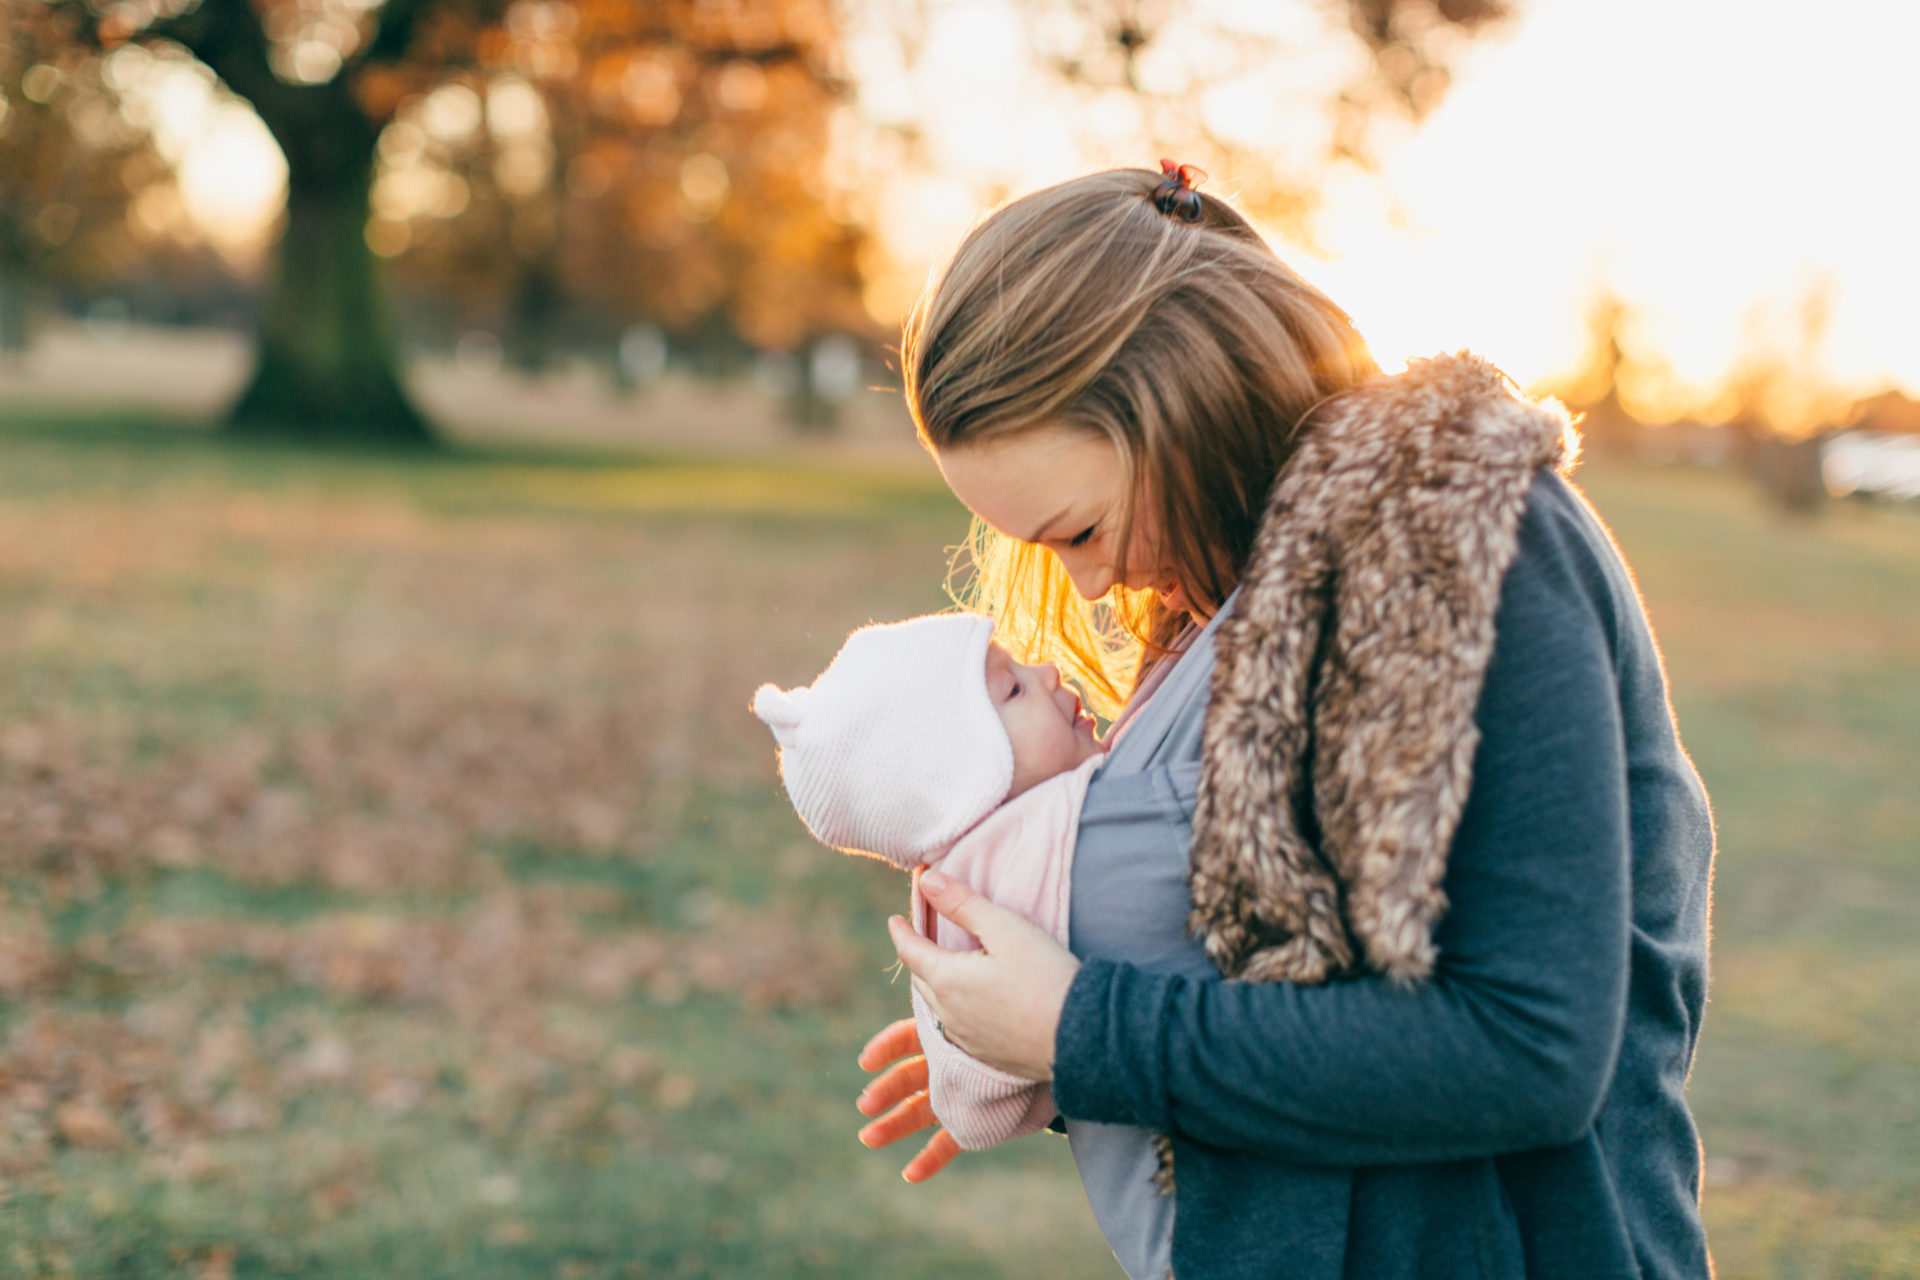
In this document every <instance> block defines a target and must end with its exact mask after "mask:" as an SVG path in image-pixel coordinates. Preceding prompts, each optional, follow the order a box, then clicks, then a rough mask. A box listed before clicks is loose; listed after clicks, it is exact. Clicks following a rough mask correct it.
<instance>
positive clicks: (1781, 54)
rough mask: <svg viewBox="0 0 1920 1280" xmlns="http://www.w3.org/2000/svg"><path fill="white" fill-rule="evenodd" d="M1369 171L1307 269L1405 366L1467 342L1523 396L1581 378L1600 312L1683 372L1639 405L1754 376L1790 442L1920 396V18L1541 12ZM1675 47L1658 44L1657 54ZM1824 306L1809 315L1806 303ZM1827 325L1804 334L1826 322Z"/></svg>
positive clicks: (1628, 9) (1865, 5) (1590, 8)
mask: <svg viewBox="0 0 1920 1280" xmlns="http://www.w3.org/2000/svg"><path fill="white" fill-rule="evenodd" d="M1524 13H1525V16H1524V17H1523V19H1522V20H1521V22H1520V23H1519V24H1518V26H1517V29H1516V30H1515V31H1514V33H1513V35H1512V36H1511V37H1510V38H1508V39H1506V40H1505V41H1502V42H1498V43H1493V44H1489V45H1487V46H1484V47H1482V48H1480V49H1478V50H1477V51H1476V52H1475V54H1474V55H1473V56H1472V57H1471V58H1470V60H1469V62H1468V64H1467V66H1466V68H1465V70H1464V72H1463V74H1462V75H1461V76H1460V79H1459V82H1458V83H1457V85H1456V87H1455V89H1454V91H1453V92H1452V94H1451V95H1450V96H1449V97H1448V98H1447V99H1446V101H1445V102H1444V103H1443V104H1442V105H1441V107H1440V108H1439V110H1438V111H1437V112H1436V113H1435V114H1434V116H1433V117H1432V118H1431V119H1430V120H1429V121H1428V122H1427V124H1426V125H1425V127H1423V128H1422V129H1420V130H1419V131H1417V132H1414V133H1412V134H1411V135H1410V136H1408V137H1406V138H1405V139H1403V140H1402V141H1401V142H1400V144H1399V145H1398V146H1397V147H1395V148H1394V149H1393V150H1392V151H1391V152H1390V153H1389V154H1388V155H1387V156H1386V157H1385V158H1384V163H1383V164H1382V166H1381V170H1380V172H1379V173H1378V174H1377V175H1358V174H1351V173H1349V174H1346V175H1344V176H1342V177H1340V178H1338V179H1336V180H1335V181H1332V182H1330V183H1329V184H1328V185H1327V187H1326V189H1325V191H1324V195H1325V197H1326V205H1325V208H1324V210H1323V213H1322V215H1321V217H1320V219H1319V222H1318V225H1317V228H1316V230H1317V233H1318V237H1319V239H1320V240H1321V241H1322V243H1323V244H1324V245H1326V246H1327V248H1328V250H1329V252H1330V258H1329V260H1328V261H1326V262H1323V263H1318V264H1314V265H1313V266H1312V267H1311V268H1310V269H1308V270H1307V274H1309V275H1310V276H1312V277H1313V278H1314V279H1315V280H1316V281H1317V282H1319V283H1321V284H1322V285H1323V287H1325V288H1327V289H1328V291H1329V292H1330V293H1332V295H1333V296H1334V297H1335V298H1336V300H1338V301H1340V302H1342V304H1343V305H1345V306H1347V307H1348V308H1349V309H1350V310H1351V311H1352V312H1353V313H1354V314H1355V317H1356V319H1357V320H1359V322H1360V323H1361V327H1362V328H1363V330H1365V331H1367V332H1368V333H1369V334H1371V335H1378V339H1379V341H1380V344H1381V345H1382V346H1383V347H1384V348H1386V349H1387V350H1389V351H1391V352H1394V353H1396V354H1398V355H1401V356H1405V355H1417V354H1424V353H1431V352H1434V351H1439V350H1445V349H1450V348H1454V347H1459V346H1472V347H1474V348H1476V349H1479V350H1481V351H1483V352H1485V353H1487V354H1488V355H1490V356H1492V357H1493V358H1494V359H1495V360H1497V361H1498V362H1499V363H1500V364H1502V365H1503V367H1505V368H1506V369H1507V370H1508V371H1509V372H1510V373H1512V374H1514V376H1515V377H1517V378H1519V379H1520V380H1521V381H1523V382H1539V381H1542V380H1546V379H1551V378H1553V377H1555V376H1558V375H1564V374H1566V373H1568V372H1569V371H1571V370H1572V368H1573V367H1574V366H1575V365H1576V364H1577V363H1578V362H1579V360H1580V358H1581V356H1582V352H1583V349H1584V345H1585V340H1586V335H1585V333H1584V331H1583V328H1582V320H1583V316H1584V314H1585V312H1586V309H1587V306H1588V303H1589V301H1590V300H1591V299H1592V298H1593V297H1594V295H1595V294H1596V293H1597V292H1599V291H1600V290H1602V289H1610V290H1611V291H1612V292H1613V293H1615V294H1617V295H1618V296H1619V297H1621V298H1622V299H1623V300H1624V301H1625V302H1626V303H1627V305H1628V307H1629V309H1630V313H1631V314H1630V322H1629V337H1630V338H1631V339H1633V342H1632V343H1631V345H1633V346H1635V347H1637V348H1640V349H1642V350H1644V351H1645V352H1647V353H1648V354H1649V355H1653V356H1655V357H1656V358H1657V359H1658V360H1659V361H1661V362H1664V364H1665V365H1666V366H1667V367H1666V369H1665V370H1663V371H1661V374H1660V376H1659V377H1657V378H1654V379H1651V380H1650V383H1652V384H1657V385H1649V386H1648V387H1646V388H1643V390H1645V391H1646V393H1647V394H1648V398H1649V399H1650V400H1651V401H1653V403H1649V404H1646V405H1643V406H1636V407H1639V408H1641V409H1642V411H1644V412H1649V413H1652V414H1654V415H1655V416H1682V415H1687V414H1701V413H1710V412H1712V411H1713V410H1714V409H1715V408H1716V407H1720V408H1724V405H1718V404H1717V403H1716V402H1717V401H1719V400H1721V399H1723V397H1724V386H1725V384H1726V383H1727V381H1728V380H1729V379H1730V378H1732V377H1734V376H1736V375H1737V374H1738V372H1739V371H1740V369H1741V368H1742V366H1743V365H1752V364H1754V363H1755V362H1770V363H1772V364H1774V365H1776V366H1781V367H1784V368H1785V370H1786V373H1787V375H1788V376H1789V377H1790V378H1791V379H1792V380H1793V381H1795V382H1796V383H1797V384H1798V386H1797V390H1796V392H1795V394H1794V395H1792V396H1791V397H1787V401H1789V402H1783V403H1782V404H1781V405H1780V406H1779V410H1780V416H1782V417H1783V418H1786V419H1790V420H1788V421H1782V422H1780V423H1779V425H1781V426H1785V427H1788V428H1797V427H1811V426H1816V425H1821V422H1820V420H1821V419H1822V418H1824V417H1828V416H1831V414H1833V413H1834V412H1837V411H1838V410H1836V408H1835V406H1836V405H1840V406H1844V404H1845V402H1846V400H1847V399H1848V398H1849V397H1850V396H1855V395H1863V394H1869V393H1871V392H1874V391H1877V390H1880V389H1882V388H1884V387H1885V386H1887V385H1888V384H1889V383H1899V384H1902V385H1904V386H1905V387H1906V388H1907V389H1908V390H1909V391H1910V392H1915V391H1920V341H1916V339H1920V318H1916V312H1915V303H1914V297H1915V295H1914V287H1915V284H1916V282H1920V238H1916V236H1915V235H1914V231H1913V228H1914V225H1915V224H1914V220H1913V208H1912V191H1911V185H1910V183H1911V170H1912V165H1911V161H1910V158H1909V157H1908V156H1907V155H1906V154H1904V153H1903V150H1902V148H1901V146H1900V145H1899V144H1898V141H1897V140H1898V139H1899V138H1900V137H1901V136H1902V135H1906V136H1907V138H1908V141H1909V142H1910V141H1911V122H1912V119H1913V108H1912V104H1911V102H1910V101H1907V100H1906V99H1907V98H1908V97H1909V93H1908V89H1907V88H1906V86H1907V85H1908V84H1909V83H1910V80H1909V79H1908V76H1907V72H1906V71H1905V70H1904V69H1903V68H1904V58H1905V54H1904V52H1903V50H1906V49H1909V48H1911V47H1912V46H1913V44H1914V43H1915V42H1920V11H1917V10H1915V9H1913V8H1911V7H1907V6H1886V5H1880V4H1875V3H1872V2H1871V0H1836V2H1835V3H1833V4H1829V5H1826V6H1823V7H1822V8H1821V9H1819V10H1818V11H1815V10H1797V11H1795V20H1793V21H1782V20H1776V19H1773V18H1771V17H1769V16H1767V14H1766V13H1764V12H1763V11H1761V10H1756V9H1754V8H1752V7H1750V6H1749V7H1739V6H1729V5H1722V4H1701V5H1672V4H1666V3H1661V2H1660V0H1613V2H1611V3H1608V4H1605V5H1602V4H1597V3H1593V0H1529V2H1528V4H1527V5H1526V6H1525V10H1524ZM1653 33H1658V38H1651V37H1652V35H1653ZM1810 300H1811V302H1810ZM1810 305H1811V306H1812V307H1814V308H1819V307H1822V306H1824V308H1825V309H1826V311H1827V312H1828V318H1827V322H1826V324H1825V326H1824V334H1820V333H1809V332H1808V326H1807V323H1806V320H1807V316H1806V315H1805V314H1804V313H1806V312H1807V311H1808V309H1809V306H1810Z"/></svg>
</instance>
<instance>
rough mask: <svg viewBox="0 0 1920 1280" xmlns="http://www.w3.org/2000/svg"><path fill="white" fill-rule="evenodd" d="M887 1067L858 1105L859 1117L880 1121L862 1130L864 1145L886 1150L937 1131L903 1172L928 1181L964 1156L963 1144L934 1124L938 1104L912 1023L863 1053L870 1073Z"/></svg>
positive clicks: (885, 1034)
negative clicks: (930, 1130)
mask: <svg viewBox="0 0 1920 1280" xmlns="http://www.w3.org/2000/svg"><path fill="white" fill-rule="evenodd" d="M888 1063H892V1064H893V1066H892V1068H891V1069H890V1070H888V1071H887V1072H886V1074H884V1075H882V1076H881V1077H880V1078H879V1079H878V1080H875V1081H874V1082H873V1083H872V1084H869V1085H868V1086H867V1087H866V1088H865V1089H864V1090H862V1091H861V1094H860V1098H859V1100H858V1101H856V1102H855V1103H854V1105H855V1106H857V1107H859V1108H860V1114H862V1115H867V1116H879V1117H880V1118H879V1119H878V1120H875V1121H874V1122H873V1123H872V1124H870V1125H868V1126H867V1127H866V1128H864V1129H862V1130H860V1141H862V1142H864V1143H866V1144H867V1145H868V1146H870V1147H884V1146H886V1145H887V1144H888V1143H892V1142H898V1141H899V1140H900V1139H902V1138H905V1137H907V1136H909V1135H910V1134H915V1133H918V1132H920V1130H922V1129H925V1128H926V1127H927V1126H929V1125H933V1126H935V1128H934V1130H933V1136H932V1137H931V1138H929V1139H927V1145H926V1146H924V1147H922V1148H921V1149H920V1153H919V1154H918V1155H916V1156H914V1158H913V1159H911V1160H909V1161H907V1167H906V1168H905V1169H903V1170H902V1171H901V1176H902V1177H904V1178H905V1179H906V1180H907V1181H908V1182H925V1181H926V1180H927V1179H928V1178H931V1177H932V1176H933V1175H934V1174H936V1173H938V1172H940V1171H941V1170H942V1169H944V1168H946V1167H947V1163H948V1162H949V1161H951V1160H952V1159H953V1158H954V1157H955V1156H957V1155H959V1154H960V1144H959V1143H957V1142H955V1141H954V1140H953V1136H952V1135H951V1134H949V1133H948V1132H947V1131H946V1130H945V1129H942V1128H939V1127H938V1125H939V1121H937V1120H936V1119H934V1115H933V1104H932V1103H931V1102H929V1101H928V1099H927V1060H926V1059H925V1058H923V1057H921V1056H920V1031H919V1028H917V1027H915V1026H914V1024H913V1019H912V1018H904V1019H902V1020H901V1021H899V1022H896V1023H894V1024H893V1025H892V1026H890V1027H888V1028H887V1029H886V1030H884V1031H882V1032H881V1033H880V1034H879V1035H877V1036H875V1037H874V1038H873V1039H871V1040H869V1041H867V1047H866V1048H864V1049H862V1050H861V1051H860V1065H861V1066H862V1067H863V1068H865V1069H866V1070H868V1071H878V1070H880V1068H882V1067H884V1066H886V1065H887V1064H888ZM888 1108H892V1109H891V1110H888ZM882 1112H885V1114H884V1115H882V1114H881V1113H882Z"/></svg>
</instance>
